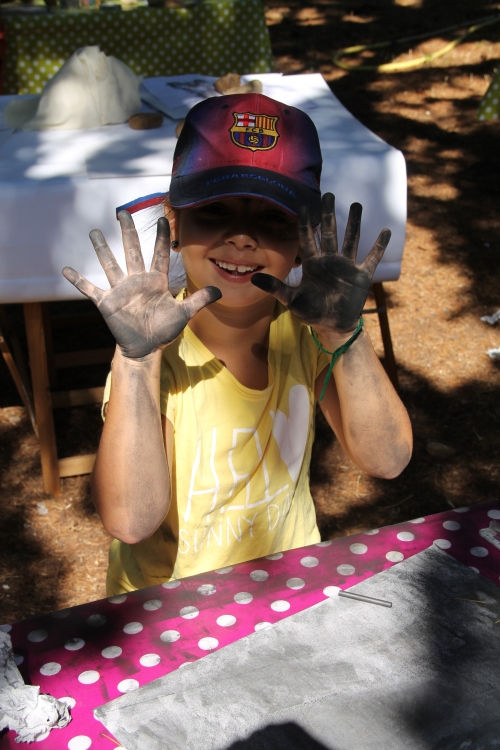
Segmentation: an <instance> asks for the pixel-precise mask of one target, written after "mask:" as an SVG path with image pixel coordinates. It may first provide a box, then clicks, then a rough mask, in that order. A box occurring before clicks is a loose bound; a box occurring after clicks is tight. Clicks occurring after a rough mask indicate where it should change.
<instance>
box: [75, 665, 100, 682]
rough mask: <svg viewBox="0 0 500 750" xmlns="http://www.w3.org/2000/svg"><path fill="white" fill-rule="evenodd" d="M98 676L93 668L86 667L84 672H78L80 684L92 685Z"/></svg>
mask: <svg viewBox="0 0 500 750" xmlns="http://www.w3.org/2000/svg"><path fill="white" fill-rule="evenodd" d="M100 676H101V675H100V674H99V672H97V671H96V670H95V669H86V670H85V672H80V674H79V675H78V682H81V683H82V685H93V684H94V682H97V680H98V679H99V677H100Z"/></svg>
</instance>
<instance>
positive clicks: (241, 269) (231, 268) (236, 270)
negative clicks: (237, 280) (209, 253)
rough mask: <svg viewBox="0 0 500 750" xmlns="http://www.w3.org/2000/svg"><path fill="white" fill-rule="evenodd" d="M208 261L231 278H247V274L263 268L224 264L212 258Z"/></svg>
mask: <svg viewBox="0 0 500 750" xmlns="http://www.w3.org/2000/svg"><path fill="white" fill-rule="evenodd" d="M210 260H211V261H212V263H215V265H216V266H217V267H218V268H221V269H222V270H223V271H226V273H229V274H231V276H248V275H249V274H251V273H254V272H255V271H258V270H260V269H261V268H263V266H247V265H243V264H239V265H236V264H235V263H226V262H225V261H223V260H215V259H214V258H210Z"/></svg>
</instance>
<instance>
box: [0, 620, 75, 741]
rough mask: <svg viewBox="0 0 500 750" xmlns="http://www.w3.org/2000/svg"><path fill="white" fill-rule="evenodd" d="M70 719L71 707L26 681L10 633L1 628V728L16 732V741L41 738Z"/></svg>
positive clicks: (64, 724)
mask: <svg viewBox="0 0 500 750" xmlns="http://www.w3.org/2000/svg"><path fill="white" fill-rule="evenodd" d="M70 721H71V716H70V714H69V711H68V707H67V706H66V705H65V704H64V703H62V702H61V701H58V700H56V698H53V697H52V696H51V695H44V694H43V693H40V688H39V686H38V685H25V684H24V680H23V678H22V676H21V673H20V672H19V670H18V668H17V666H16V663H15V661H14V654H13V653H12V641H11V639H10V636H9V635H8V634H7V633H4V632H3V631H0V732H1V731H2V730H3V729H7V728H8V729H12V730H14V731H16V732H17V735H18V736H17V737H16V742H39V741H40V740H43V739H46V738H47V737H48V736H49V734H50V731H51V729H53V728H54V727H59V728H61V727H65V726H67V724H69V722H70Z"/></svg>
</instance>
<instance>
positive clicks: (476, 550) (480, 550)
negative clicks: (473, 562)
mask: <svg viewBox="0 0 500 750" xmlns="http://www.w3.org/2000/svg"><path fill="white" fill-rule="evenodd" d="M470 553H471V555H474V557H486V555H487V554H488V550H487V549H485V548H484V547H472V549H471V551H470Z"/></svg>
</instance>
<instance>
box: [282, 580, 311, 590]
mask: <svg viewBox="0 0 500 750" xmlns="http://www.w3.org/2000/svg"><path fill="white" fill-rule="evenodd" d="M286 585H287V588H289V589H293V590H294V591H298V589H303V588H304V586H305V585H306V582H305V581H304V579H303V578H289V579H288V581H287V582H286Z"/></svg>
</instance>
